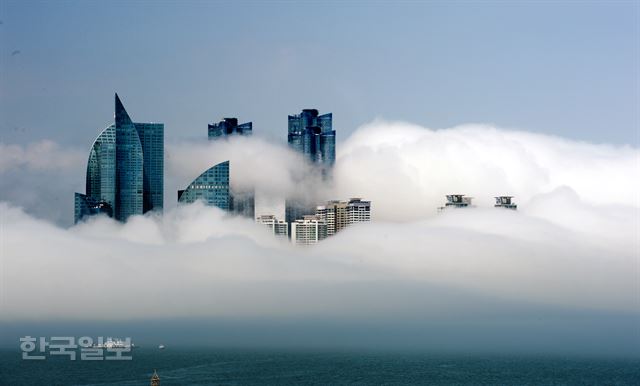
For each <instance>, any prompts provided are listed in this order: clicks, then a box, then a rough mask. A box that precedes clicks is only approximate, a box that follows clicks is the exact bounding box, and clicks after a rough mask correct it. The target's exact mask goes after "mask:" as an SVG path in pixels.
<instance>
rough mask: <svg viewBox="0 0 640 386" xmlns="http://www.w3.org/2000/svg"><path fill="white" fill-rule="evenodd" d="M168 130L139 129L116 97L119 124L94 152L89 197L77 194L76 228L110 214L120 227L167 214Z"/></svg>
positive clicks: (101, 138)
mask: <svg viewBox="0 0 640 386" xmlns="http://www.w3.org/2000/svg"><path fill="white" fill-rule="evenodd" d="M163 198H164V124H162V123H136V122H133V121H132V120H131V118H130V117H129V114H128V113H127V110H125V108H124V106H123V104H122V101H120V98H119V97H118V94H116V95H115V123H114V124H113V125H110V126H108V127H107V128H106V129H104V130H103V131H102V133H100V135H98V138H96V140H95V141H94V143H93V146H92V147H91V151H90V152H89V161H88V163H87V176H86V194H80V193H76V194H75V205H74V206H75V222H78V221H80V220H81V219H82V218H83V217H85V216H88V215H93V214H98V213H104V214H107V215H109V216H112V217H114V218H115V219H116V220H119V221H126V220H127V219H128V218H129V217H130V216H133V215H137V214H143V213H146V212H148V211H150V210H162V207H163Z"/></svg>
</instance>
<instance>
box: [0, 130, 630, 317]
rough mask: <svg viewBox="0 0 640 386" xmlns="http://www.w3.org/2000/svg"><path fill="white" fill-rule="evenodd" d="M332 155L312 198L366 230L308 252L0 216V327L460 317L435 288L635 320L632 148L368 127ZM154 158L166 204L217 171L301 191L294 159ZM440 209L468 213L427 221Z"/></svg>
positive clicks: (148, 227)
mask: <svg viewBox="0 0 640 386" xmlns="http://www.w3.org/2000/svg"><path fill="white" fill-rule="evenodd" d="M338 148H339V149H340V151H339V156H338V161H337V166H336V170H335V187H334V190H332V191H325V192H321V195H328V196H330V197H326V198H346V197H349V196H362V197H365V198H367V199H371V200H372V201H373V210H374V211H375V219H376V221H375V222H373V223H371V224H365V225H362V226H356V227H353V228H350V229H347V230H345V231H343V232H341V233H339V234H338V235H336V236H334V237H333V238H331V239H328V240H326V241H324V242H322V243H320V244H319V245H317V246H315V247H311V248H296V247H294V246H292V245H290V244H288V243H286V242H282V241H279V240H276V239H274V238H273V237H272V236H271V235H269V234H268V233H267V232H266V231H265V230H264V229H262V228H261V227H259V226H257V225H255V224H252V222H251V221H250V220H245V219H240V218H233V217H229V216H225V215H224V213H222V212H221V211H220V210H218V209H216V208H207V207H203V206H201V205H200V204H195V205H192V206H186V207H180V208H169V209H167V210H166V212H165V215H164V216H144V217H143V216H139V217H134V218H133V219H132V220H131V221H129V222H128V223H126V224H118V223H115V222H113V221H111V220H108V219H104V218H94V219H91V220H90V221H88V222H87V223H83V224H80V225H78V226H74V227H71V228H69V229H64V228H60V227H58V226H56V225H54V224H52V223H49V222H47V221H44V220H40V219H37V218H34V217H33V216H30V215H28V214H25V213H24V212H23V211H22V210H21V209H19V208H17V207H15V206H14V205H11V204H7V203H4V204H2V205H1V206H0V217H1V218H2V227H3V228H2V229H3V230H2V234H3V242H2V267H3V283H2V303H1V304H2V312H1V315H2V318H3V319H6V320H22V319H26V320H34V319H43V318H71V319H76V318H77V319H82V318H86V316H87V315H91V316H92V317H93V318H106V319H127V318H143V317H153V316H162V317H179V316H200V315H204V316H214V317H217V316H220V317H281V318H293V317H300V316H310V315H316V316H322V317H326V318H335V319H341V318H352V319H353V318H355V319H356V320H357V319H358V318H369V317H373V318H375V317H387V318H388V317H390V315H398V318H400V319H402V318H403V316H402V315H405V316H406V315H412V317H419V318H422V319H421V320H432V319H433V318H444V319H445V320H446V319H447V318H455V317H456V315H458V316H459V315H460V313H465V312H466V313H469V312H470V311H469V310H473V309H475V308H476V306H475V305H474V304H473V302H472V301H471V300H469V301H464V300H463V301H460V299H457V300H456V301H455V302H454V301H451V302H449V301H448V299H447V298H438V299H435V298H430V297H429V293H430V292H429V291H430V288H433V287H434V286H438V287H443V288H449V289H451V290H454V291H461V293H469V294H481V295H482V296H487V297H489V298H491V299H495V301H496V302H498V303H501V302H505V304H506V303H508V302H511V303H513V302H516V303H521V304H538V305H545V306H553V307H561V308H566V309H580V310H597V311H602V312H618V313H637V312H639V311H640V308H639V304H638V301H639V300H638V296H637V289H638V271H637V267H638V263H639V259H640V256H639V253H638V251H639V248H640V241H639V238H638V229H639V227H638V221H639V218H640V213H639V211H640V208H639V205H638V201H637V197H638V194H639V188H638V178H636V177H637V176H638V154H639V152H638V150H637V149H634V148H631V147H613V146H608V145H591V144H585V143H580V142H575V141H569V140H566V139H561V138H554V137H548V136H542V135H535V134H529V133H523V132H513V131H504V130H499V129H495V128H490V127H482V126H464V127H460V128H455V129H448V130H440V131H431V130H427V129H423V128H420V127H417V126H412V125H407V124H400V123H384V122H376V123H373V124H371V125H369V126H366V127H364V128H361V129H360V130H358V131H357V132H356V133H355V134H354V135H353V136H352V137H350V138H348V139H347V140H346V141H345V142H344V143H343V144H340V145H339V147H338ZM167 153H168V159H167V165H166V167H167V174H168V176H167V181H181V182H180V183H177V182H176V183H175V184H174V185H170V187H169V188H168V189H175V188H177V187H178V186H181V185H186V184H187V183H188V182H190V181H191V180H192V179H193V178H195V177H196V176H197V175H198V174H199V173H200V172H202V171H203V170H204V169H206V168H207V167H209V166H211V165H212V164H213V163H216V162H219V161H222V160H225V159H232V165H235V166H232V173H234V172H235V173H237V174H235V176H236V177H237V178H238V180H239V181H238V183H245V182H246V181H252V182H253V183H255V184H256V185H258V189H259V190H261V191H262V192H264V194H265V195H267V196H278V195H283V194H286V193H290V192H291V191H299V190H305V191H306V189H307V188H308V187H306V188H305V187H303V186H301V185H300V184H298V185H296V184H294V183H293V179H292V178H291V176H292V175H295V174H300V173H304V172H305V171H306V166H304V165H302V164H301V163H300V162H299V158H298V157H297V156H296V155H295V154H292V153H290V152H289V151H288V150H287V149H285V148H284V147H280V146H277V145H273V144H269V143H265V142H262V141H261V140H259V139H246V138H240V139H237V140H233V141H230V142H229V143H217V144H209V143H205V144H202V145H199V144H187V143H183V144H177V145H168V146H167ZM12 162H13V161H12ZM232 178H234V177H233V176H232ZM310 186H311V190H312V189H313V188H314V185H313V183H310ZM455 192H460V193H467V194H469V195H473V196H475V197H477V201H478V208H475V209H470V210H453V211H446V212H444V213H442V214H439V215H436V211H435V208H436V207H437V206H439V205H441V204H442V202H443V199H444V194H446V193H455ZM71 193H72V192H71V191H69V194H70V195H71ZM497 194H513V195H515V196H516V199H517V201H518V203H519V204H520V208H519V210H518V211H515V212H514V211H507V210H499V209H494V208H492V207H491V204H492V202H491V200H492V196H493V195H497ZM165 199H166V200H167V201H169V200H171V197H170V196H167V197H166V198H165ZM166 206H169V205H166ZM69 210H71V208H69ZM408 283H411V285H413V286H417V287H413V288H414V289H413V290H412V291H415V288H418V290H417V291H418V293H421V294H422V295H419V296H416V293H415V292H411V291H407V289H406V287H405V286H406V285H407V284H408ZM421 291H423V292H421ZM114 308H115V309H117V312H114Z"/></svg>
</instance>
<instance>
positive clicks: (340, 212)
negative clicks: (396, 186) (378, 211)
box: [316, 198, 371, 236]
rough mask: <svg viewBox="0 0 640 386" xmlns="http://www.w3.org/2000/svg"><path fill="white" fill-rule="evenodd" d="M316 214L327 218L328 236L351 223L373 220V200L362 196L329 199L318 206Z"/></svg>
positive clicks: (324, 218)
mask: <svg viewBox="0 0 640 386" xmlns="http://www.w3.org/2000/svg"><path fill="white" fill-rule="evenodd" d="M316 216H318V217H320V218H322V219H323V220H325V222H326V223H327V236H332V235H334V234H336V233H337V232H338V231H340V230H341V229H343V228H345V227H347V226H349V225H351V224H355V223H359V222H367V221H371V201H362V199H360V198H351V199H349V201H340V200H332V201H328V202H327V204H326V205H321V206H318V207H317V208H316Z"/></svg>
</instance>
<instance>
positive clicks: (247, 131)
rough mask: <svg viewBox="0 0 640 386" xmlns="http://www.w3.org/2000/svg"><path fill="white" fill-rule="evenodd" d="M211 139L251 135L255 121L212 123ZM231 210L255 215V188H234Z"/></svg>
mask: <svg viewBox="0 0 640 386" xmlns="http://www.w3.org/2000/svg"><path fill="white" fill-rule="evenodd" d="M207 129H208V135H209V140H218V139H223V138H227V137H229V136H233V135H243V136H250V135H251V134H252V133H253V123H252V122H246V123H242V124H240V125H239V124H238V118H224V119H223V120H222V121H220V122H219V123H211V124H209V125H208V127H207ZM230 205H231V207H230V209H231V211H232V212H233V213H236V214H239V215H241V216H245V217H251V218H253V217H254V215H255V190H254V189H245V190H241V189H232V191H231V204H230Z"/></svg>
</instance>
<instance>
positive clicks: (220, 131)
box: [208, 118, 253, 139]
mask: <svg viewBox="0 0 640 386" xmlns="http://www.w3.org/2000/svg"><path fill="white" fill-rule="evenodd" d="M208 132H209V139H218V138H224V137H226V136H229V135H234V134H237V135H251V134H252V132H253V123H252V122H247V123H242V124H240V125H239V124H238V118H224V119H223V120H222V121H220V122H218V123H210V124H209V125H208Z"/></svg>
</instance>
